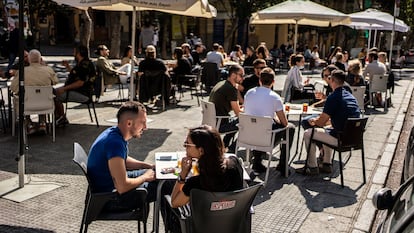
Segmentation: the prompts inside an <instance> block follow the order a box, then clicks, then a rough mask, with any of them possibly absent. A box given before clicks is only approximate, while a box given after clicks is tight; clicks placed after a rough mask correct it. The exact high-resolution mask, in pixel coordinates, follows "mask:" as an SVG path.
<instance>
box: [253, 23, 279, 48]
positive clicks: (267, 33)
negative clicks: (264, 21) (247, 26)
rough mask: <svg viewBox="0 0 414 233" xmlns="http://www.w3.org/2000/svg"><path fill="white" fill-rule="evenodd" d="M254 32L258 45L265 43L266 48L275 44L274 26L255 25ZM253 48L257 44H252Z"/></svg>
mask: <svg viewBox="0 0 414 233" xmlns="http://www.w3.org/2000/svg"><path fill="white" fill-rule="evenodd" d="M255 32H256V33H255V34H256V35H257V40H258V43H259V44H260V43H261V42H265V43H266V47H268V48H272V47H273V44H274V43H275V39H274V38H275V25H256V29H255ZM252 45H253V44H252ZM253 46H255V47H257V46H258V44H254V45H253Z"/></svg>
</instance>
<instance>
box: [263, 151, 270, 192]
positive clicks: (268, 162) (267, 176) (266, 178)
mask: <svg viewBox="0 0 414 233" xmlns="http://www.w3.org/2000/svg"><path fill="white" fill-rule="evenodd" d="M270 161H272V151H270V153H269V158H268V161H267V169H266V176H265V180H264V183H263V187H266V185H267V180H268V178H269V170H270Z"/></svg>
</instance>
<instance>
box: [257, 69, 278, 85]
mask: <svg viewBox="0 0 414 233" xmlns="http://www.w3.org/2000/svg"><path fill="white" fill-rule="evenodd" d="M273 80H275V72H274V71H273V70H272V68H264V69H263V70H262V72H260V82H261V83H262V85H264V86H270V85H272V82H273Z"/></svg>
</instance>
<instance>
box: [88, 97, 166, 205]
mask: <svg viewBox="0 0 414 233" xmlns="http://www.w3.org/2000/svg"><path fill="white" fill-rule="evenodd" d="M117 120H118V124H117V126H113V127H110V128H108V129H106V130H105V131H103V132H102V133H101V134H100V135H99V136H98V137H97V138H96V140H95V142H94V143H93V144H92V146H91V149H90V151H89V156H88V163H87V164H88V165H87V166H88V168H87V169H88V177H89V179H90V183H91V189H92V190H91V191H92V192H112V191H113V190H116V192H117V193H118V195H117V196H116V198H115V199H114V200H111V201H109V202H108V203H107V204H106V206H105V207H104V208H105V209H106V210H109V211H122V210H124V211H125V210H133V209H135V208H137V206H136V199H135V195H133V193H134V190H135V189H136V188H138V187H140V188H145V189H146V190H147V191H148V194H147V202H153V201H155V199H156V190H157V182H155V171H154V168H155V166H154V165H153V164H150V163H146V162H142V161H139V160H136V159H134V158H133V157H131V156H130V155H129V153H128V152H129V151H128V141H129V140H131V139H133V138H140V137H141V135H142V133H143V132H144V130H145V129H146V121H147V113H146V109H145V106H144V105H142V104H141V103H138V102H132V101H128V102H125V103H124V104H122V105H121V107H120V108H119V110H118V113H117ZM171 187H172V186H171V185H170V186H168V185H167V183H166V184H165V185H163V191H162V193H164V194H169V193H171ZM163 206H164V204H163V203H162V202H161V208H163Z"/></svg>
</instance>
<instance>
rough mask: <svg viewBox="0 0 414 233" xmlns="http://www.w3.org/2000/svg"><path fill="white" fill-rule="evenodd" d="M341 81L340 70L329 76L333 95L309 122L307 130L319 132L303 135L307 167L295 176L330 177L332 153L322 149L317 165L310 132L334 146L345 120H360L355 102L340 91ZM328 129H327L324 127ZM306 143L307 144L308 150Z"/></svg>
mask: <svg viewBox="0 0 414 233" xmlns="http://www.w3.org/2000/svg"><path fill="white" fill-rule="evenodd" d="M345 77H346V75H345V73H344V72H343V71H341V70H335V71H333V72H332V74H331V82H330V86H331V87H332V89H333V93H332V94H331V95H329V96H328V98H327V99H326V103H325V106H324V108H323V112H322V114H321V115H320V116H318V117H316V118H311V119H309V124H310V125H311V126H317V127H323V128H311V129H307V130H306V131H305V133H304V136H303V137H304V140H305V145H306V150H308V149H309V151H308V154H309V157H308V159H307V164H306V165H305V166H304V167H303V168H299V169H298V170H297V172H298V173H302V174H305V175H317V174H319V172H323V173H331V172H332V149H331V148H330V147H328V146H325V145H324V146H323V151H324V156H323V161H322V164H318V162H317V159H316V146H315V143H313V142H312V143H311V142H310V140H311V135H312V131H313V130H315V131H314V134H313V138H314V139H317V140H319V141H322V142H325V143H329V144H331V145H337V143H338V140H337V137H338V132H340V131H341V130H343V128H344V126H345V122H346V120H347V119H348V118H351V117H359V116H360V110H359V107H358V103H357V100H356V99H355V97H354V96H353V95H352V94H351V93H349V92H348V91H347V90H346V89H345V88H344V87H343V85H344V82H345ZM329 125H331V127H327V126H329ZM309 143H311V145H310V146H309Z"/></svg>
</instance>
